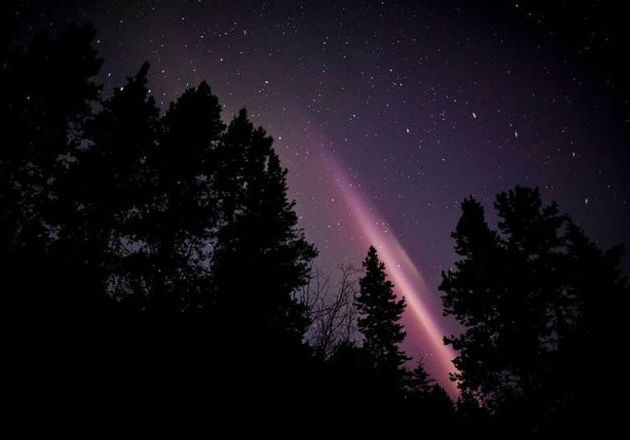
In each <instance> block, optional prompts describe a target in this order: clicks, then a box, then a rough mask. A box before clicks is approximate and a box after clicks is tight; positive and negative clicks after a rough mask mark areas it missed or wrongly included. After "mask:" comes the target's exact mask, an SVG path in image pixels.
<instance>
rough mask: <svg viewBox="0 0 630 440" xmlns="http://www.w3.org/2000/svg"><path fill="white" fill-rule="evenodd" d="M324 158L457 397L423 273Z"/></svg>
mask: <svg viewBox="0 0 630 440" xmlns="http://www.w3.org/2000/svg"><path fill="white" fill-rule="evenodd" d="M324 159H325V161H326V162H327V165H328V169H329V170H330V171H331V172H332V175H333V177H334V179H335V181H336V183H337V184H338V186H339V190H340V192H341V194H342V196H343V198H344V199H345V201H346V203H347V204H348V206H349V208H350V210H351V212H352V214H353V217H354V218H355V221H356V222H357V224H358V226H359V228H360V229H361V231H362V232H363V233H364V234H365V235H366V237H367V238H368V240H369V241H370V242H371V243H372V244H373V245H374V247H375V248H376V249H377V251H378V252H379V255H380V258H381V260H382V261H383V262H384V263H385V267H386V270H387V273H388V275H389V277H390V278H391V280H392V281H393V283H394V285H395V287H394V290H395V291H396V293H397V295H399V296H403V297H404V298H405V300H406V302H407V305H408V308H409V309H410V311H411V312H412V314H413V317H414V318H415V319H414V320H413V321H414V322H415V324H416V325H417V327H418V330H420V331H421V332H425V333H426V334H427V335H428V339H429V341H430V342H431V344H432V345H433V347H432V349H433V352H434V355H435V356H436V358H437V360H438V362H439V365H440V368H441V370H442V372H443V374H444V377H442V378H437V379H441V380H439V382H440V383H441V384H442V386H444V387H445V388H446V391H447V392H448V393H449V395H451V397H453V398H455V397H456V396H457V395H458V394H459V391H458V390H457V385H456V383H455V382H452V381H451V380H450V379H448V374H449V373H454V372H456V369H455V367H454V365H453V363H452V360H453V358H454V357H455V354H454V352H453V350H452V349H451V347H448V346H446V345H444V342H443V335H444V333H443V332H442V331H441V330H440V328H439V326H438V324H437V323H436V321H435V318H434V316H433V314H432V313H431V311H430V310H429V308H428V307H427V306H426V304H425V301H423V297H426V296H428V295H429V289H428V287H427V285H426V282H425V281H424V279H423V277H422V274H421V273H420V272H419V270H418V268H417V267H416V265H415V264H414V263H413V261H412V260H411V258H410V257H409V254H407V252H406V251H405V249H404V248H403V247H402V245H401V244H400V242H399V241H398V240H397V239H396V237H395V236H394V235H393V234H392V233H391V230H390V232H389V233H388V232H387V231H385V230H383V228H382V227H381V226H382V225H384V223H383V221H381V219H380V216H379V215H378V214H377V212H376V210H375V209H374V208H373V207H372V206H370V204H369V203H368V202H367V201H366V200H365V199H364V198H363V197H361V195H360V194H359V191H358V189H357V188H356V185H352V184H351V183H350V181H349V180H348V178H347V177H346V176H345V174H344V173H343V172H342V171H341V169H340V168H339V167H338V166H337V164H336V163H335V161H334V160H333V159H332V158H330V157H328V156H327V155H326V156H325V157H324Z"/></svg>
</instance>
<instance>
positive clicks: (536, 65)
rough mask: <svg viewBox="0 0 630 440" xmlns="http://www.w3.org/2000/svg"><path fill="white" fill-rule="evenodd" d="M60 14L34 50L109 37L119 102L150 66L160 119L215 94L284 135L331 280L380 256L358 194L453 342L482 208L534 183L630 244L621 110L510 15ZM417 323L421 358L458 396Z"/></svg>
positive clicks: (600, 234)
mask: <svg viewBox="0 0 630 440" xmlns="http://www.w3.org/2000/svg"><path fill="white" fill-rule="evenodd" d="M50 3H51V5H52V4H54V5H55V6H51V7H42V8H40V9H36V11H37V12H38V13H37V14H31V15H28V16H27V17H26V18H25V26H26V29H29V28H28V26H31V28H30V29H31V30H28V31H27V32H26V37H28V36H30V35H31V34H32V33H33V32H35V31H36V30H40V29H42V28H46V27H50V28H52V29H57V28H58V27H59V26H60V25H62V24H64V23H65V22H68V21H79V22H82V21H90V22H92V23H94V25H95V26H96V28H97V30H98V35H97V38H98V39H99V42H98V46H99V49H100V53H101V56H103V57H104V58H105V61H106V62H105V65H104V66H103V69H102V78H101V80H102V81H103V82H104V83H105V84H106V90H110V89H111V88H112V87H114V86H120V85H122V84H123V81H124V77H125V76H128V75H132V74H134V73H135V72H136V71H137V69H138V68H139V66H140V64H141V63H142V61H144V60H148V61H149V62H150V63H151V66H152V67H151V72H150V79H151V88H152V93H153V94H154V95H155V97H156V99H157V101H158V103H160V104H162V106H166V105H167V104H168V102H169V101H171V100H172V99H174V98H175V97H176V96H177V95H179V94H180V93H181V92H182V91H183V90H184V89H185V87H186V86H189V85H196V84H197V83H199V82H200V81H201V80H203V79H206V80H208V82H209V83H210V85H211V87H212V88H213V91H214V93H215V94H217V96H218V97H219V99H220V101H221V103H223V104H224V106H225V110H224V119H226V120H229V118H231V117H232V115H233V114H234V113H235V112H236V111H237V110H238V109H239V108H240V107H246V108H247V109H248V110H249V112H250V116H251V117H252V119H253V120H254V122H255V123H256V124H260V125H262V126H263V127H264V128H265V129H266V130H267V131H268V133H269V134H271V135H272V136H273V137H274V138H275V147H276V149H277V150H278V151H279V153H280V155H281V159H282V161H283V164H284V165H285V166H286V167H288V168H289V184H290V189H291V195H292V196H293V197H295V199H296V200H297V203H298V204H297V210H298V212H299V214H300V215H301V216H302V219H301V224H302V226H303V227H304V228H305V230H306V233H307V236H308V238H309V239H310V240H312V241H314V242H315V244H316V245H317V247H318V249H319V251H320V257H319V259H318V262H317V264H318V265H319V266H320V267H321V268H322V269H323V270H324V271H327V272H331V271H333V270H334V267H335V266H337V265H338V264H340V263H353V264H355V265H356V266H359V265H360V262H361V260H362V259H363V257H364V255H365V253H366V252H367V246H368V245H369V244H370V242H371V241H373V240H372V239H371V238H370V236H369V234H367V233H366V230H365V228H364V227H361V225H360V224H359V222H358V221H357V212H356V209H357V207H356V206H353V204H352V203H348V200H347V198H345V197H344V195H343V191H342V189H341V187H340V182H339V181H338V180H336V179H337V178H339V177H340V176H341V178H342V179H344V181H345V182H346V183H347V184H351V185H352V186H353V187H354V189H355V190H356V192H357V194H359V195H360V198H361V199H362V201H361V204H362V205H364V207H366V209H367V210H368V211H369V212H370V215H371V216H373V219H374V221H377V220H378V221H380V222H382V223H381V224H379V225H378V228H379V230H380V231H381V232H383V233H386V234H391V235H392V237H393V238H394V239H395V240H397V241H398V242H399V243H400V244H401V245H402V247H403V248H404V250H405V251H406V252H407V254H408V255H409V257H410V258H411V261H413V263H414V264H415V266H416V268H417V270H418V271H419V273H420V274H422V277H423V279H424V280H425V281H426V286H427V287H426V291H425V292H421V293H420V295H421V296H422V298H423V299H422V300H423V301H424V303H425V305H426V307H427V309H428V310H429V312H430V314H431V316H432V317H433V318H432V319H434V320H435V322H436V323H437V325H438V326H439V328H440V329H441V330H442V331H443V332H445V333H448V332H453V331H457V326H456V325H455V323H454V322H452V321H449V320H446V319H444V318H442V317H441V305H440V299H439V292H438V290H437V286H438V284H439V282H440V279H441V275H440V273H441V271H442V270H446V269H448V267H449V266H450V265H451V264H452V263H453V261H454V259H455V255H454V253H453V250H452V247H453V243H452V241H451V238H450V233H451V231H452V230H453V229H454V227H455V224H456V222H457V219H458V216H459V203H460V202H461V200H462V199H463V198H464V197H466V196H468V195H471V194H472V195H474V196H476V197H477V198H479V199H480V200H481V201H482V202H483V203H484V204H485V205H486V206H487V209H488V210H490V209H491V202H492V200H493V198H494V195H495V194H496V193H497V192H499V191H502V190H506V189H508V188H510V187H511V186H513V185H516V184H521V185H535V186H538V187H540V188H541V190H542V192H543V195H544V197H545V198H546V199H547V200H551V199H554V200H556V201H557V202H558V203H559V204H560V207H561V208H562V209H563V210H565V211H568V212H569V213H570V214H571V215H572V216H573V217H574V218H575V219H576V220H577V222H578V223H579V224H581V225H582V226H583V227H584V228H585V229H586V231H587V233H589V234H590V235H591V236H592V237H593V238H595V239H597V240H599V241H600V242H601V243H602V245H603V246H610V245H612V244H614V243H618V242H623V243H626V245H628V244H630V233H629V228H628V227H627V225H628V224H630V185H629V182H628V176H629V175H630V174H629V173H628V171H630V153H629V149H628V145H627V143H626V141H625V139H624V127H623V119H624V118H623V117H622V114H621V113H620V112H619V109H618V99H617V98H618V97H617V96H615V93H614V89H611V88H606V87H604V84H603V81H600V80H599V79H598V77H597V76H596V75H594V74H592V73H591V72H590V70H589V69H588V68H587V67H586V66H584V65H582V64H581V61H580V59H579V57H576V56H574V54H572V53H571V51H569V50H568V49H567V48H566V47H562V45H561V44H560V42H559V41H558V40H557V39H555V38H552V37H550V36H549V35H548V34H547V33H545V32H544V31H543V27H541V26H536V25H535V24H534V23H531V22H530V21H526V20H523V16H524V15H526V14H523V11H521V10H519V9H518V8H517V7H516V6H514V5H512V4H510V2H505V3H506V6H505V7H503V8H500V9H496V10H494V9H493V10H491V9H488V8H487V7H488V5H489V4H490V2H484V1H480V2H467V1H451V2H449V1H429V2H420V1H418V2H390V1H383V2H362V1H340V0H337V1H333V2H326V1H313V2H297V1H296V2H293V1H287V2H266V1H252V2H243V1H227V2H211V1H196V0H195V1H169V2H167V1H162V2H160V1H139V2H133V1H126V2H109V1H89V2H87V1H74V2H64V4H63V6H61V5H60V2H50ZM473 4H474V5H473ZM492 4H494V3H492ZM39 11H41V14H39ZM626 261H627V260H626ZM626 266H627V264H626ZM416 318H417V317H413V316H412V315H411V314H410V313H408V314H407V316H406V317H405V323H406V326H407V331H408V333H409V337H408V339H407V341H406V344H405V348H406V349H407V350H408V352H409V353H411V354H413V355H414V356H416V358H420V357H422V358H424V361H425V362H426V365H427V368H428V370H429V371H430V372H431V373H432V374H433V375H434V376H435V377H436V378H438V380H440V382H441V383H443V384H444V383H445V382H446V376H445V368H444V366H443V365H442V364H441V363H440V362H439V361H438V360H437V359H438V358H439V356H438V353H436V350H435V348H434V347H432V344H431V341H430V340H428V339H430V338H428V337H427V335H426V334H423V333H422V331H421V330H420V329H419V327H418V326H417V325H414V320H416Z"/></svg>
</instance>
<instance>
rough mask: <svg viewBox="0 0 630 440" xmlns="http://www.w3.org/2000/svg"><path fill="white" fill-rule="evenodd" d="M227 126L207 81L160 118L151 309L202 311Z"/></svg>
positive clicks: (154, 161)
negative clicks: (220, 156) (219, 153)
mask: <svg viewBox="0 0 630 440" xmlns="http://www.w3.org/2000/svg"><path fill="white" fill-rule="evenodd" d="M224 128H225V125H224V124H223V123H222V122H221V106H220V105H219V101H218V99H217V97H216V96H215V95H213V94H212V91H211V89H210V86H209V85H208V84H207V83H206V82H205V81H204V82H202V83H201V84H199V86H198V87H193V88H189V89H187V90H186V91H185V92H184V93H183V94H182V95H181V96H180V97H179V98H178V99H177V100H176V101H175V102H173V103H171V105H170V106H169V109H168V111H167V112H166V114H165V115H164V116H163V117H162V119H161V120H160V135H159V142H158V147H157V148H156V151H155V152H154V153H153V155H152V156H151V157H150V160H149V161H148V163H147V164H146V166H148V167H150V168H151V169H152V170H153V171H152V172H153V173H154V182H153V183H154V186H155V187H154V191H155V193H154V194H153V196H152V197H153V199H152V204H151V209H150V212H149V214H148V224H147V229H148V230H149V231H150V234H149V237H148V238H147V239H148V242H149V244H150V246H151V248H152V257H151V259H152V266H153V268H152V270H151V274H152V275H153V277H152V280H151V286H150V299H149V302H150V305H149V306H150V307H151V308H153V309H162V310H163V311H166V310H170V311H182V310H186V309H188V308H200V307H202V306H203V304H205V303H206V302H207V298H206V296H207V295H208V293H209V271H208V266H209V255H208V249H209V248H210V247H211V239H212V234H213V232H214V228H215V226H216V223H217V219H218V213H217V209H216V204H217V197H216V191H215V189H214V181H215V174H216V159H215V157H214V155H215V149H216V147H217V142H218V140H219V139H220V137H221V135H222V132H223V130H224Z"/></svg>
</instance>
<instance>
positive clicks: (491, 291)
mask: <svg viewBox="0 0 630 440" xmlns="http://www.w3.org/2000/svg"><path fill="white" fill-rule="evenodd" d="M93 37H94V31H93V29H92V28H90V27H89V26H83V27H78V26H70V27H67V28H66V29H64V30H63V31H61V32H60V33H59V35H58V36H56V37H55V38H49V37H48V36H39V37H37V38H36V39H35V40H34V41H33V42H32V43H30V44H29V45H28V46H27V47H26V48H15V47H11V46H10V45H9V44H8V43H6V42H5V43H4V45H3V47H2V48H0V50H1V54H0V56H1V58H2V69H1V71H0V93H1V96H2V102H1V103H0V118H1V120H2V121H3V122H4V124H3V126H4V129H3V137H2V141H1V142H2V146H1V148H0V205H1V206H2V210H1V211H0V267H1V268H2V287H1V289H2V292H3V299H4V303H5V310H7V311H9V313H10V314H11V315H12V316H11V318H12V320H11V321H10V322H11V323H12V325H11V326H10V329H9V337H10V339H11V341H12V342H11V345H12V348H13V349H14V350H15V351H16V352H17V353H19V355H16V356H15V358H16V359H19V360H22V361H23V362H22V363H21V364H20V365H21V366H20V367H19V368H18V369H19V370H20V371H19V373H20V375H21V376H23V377H24V382H20V385H21V386H24V387H27V388H29V389H30V388H34V389H37V390H38V391H41V392H44V391H45V392H44V394H47V395H48V396H55V395H58V393H61V392H65V393H68V392H70V391H69V390H72V392H78V393H80V395H81V396H82V397H81V399H90V398H92V399H96V400H101V399H105V398H106V397H107V398H111V399H113V400H114V401H115V402H116V403H115V404H116V405H119V407H126V406H131V407H133V405H134V404H136V405H142V404H146V403H147V402H151V401H152V400H156V401H160V402H163V401H165V400H168V401H169V402H171V403H173V402H182V401H186V402H190V401H191V399H193V398H194V399H200V400H201V401H205V402H206V403H205V404H206V405H224V406H225V405H226V402H227V400H226V399H236V400H237V401H239V402H240V405H242V406H248V405H252V402H255V405H256V408H257V410H258V411H261V410H262V409H266V410H269V409H271V408H291V409H292V410H294V411H295V410H300V411H304V412H306V413H308V414H319V413H326V414H329V415H330V414H348V413H349V412H352V413H353V414H354V413H356V414H361V417H362V420H364V421H366V422H367V421H371V423H373V424H374V426H389V428H390V431H391V430H393V429H394V428H396V427H398V428H400V427H402V425H403V424H402V423H401V420H402V419H405V420H409V423H410V424H414V423H421V422H422V423H423V425H424V427H423V432H433V431H437V432H441V433H442V435H443V436H447V437H453V436H461V435H473V434H475V435H476V434H479V435H481V434H483V435H485V436H488V437H492V436H495V435H496V436H501V435H504V434H505V432H510V433H511V435H512V436H513V437H514V436H523V437H531V436H538V437H542V436H545V435H551V434H557V433H558V432H567V429H568V428H567V424H571V423H573V422H569V420H573V419H574V418H578V417H579V420H582V421H583V422H584V423H582V424H579V423H578V424H575V426H579V427H580V429H581V428H582V426H591V425H589V424H588V420H592V417H593V416H594V415H595V413H596V412H597V411H595V410H594V409H593V408H592V406H591V403H592V402H593V401H594V399H599V400H598V401H604V400H603V399H608V397H609V396H608V394H607V393H606V391H608V390H610V388H605V387H601V386H599V385H600V382H599V378H600V377H603V376H604V375H605V374H606V372H607V369H606V368H605V367H608V365H607V364H606V362H605V361H606V360H607V359H609V358H610V354H611V353H612V352H614V351H615V350H617V349H618V348H619V347H620V345H617V344H621V343H622V341H621V338H620V335H621V334H622V332H621V331H620V327H619V326H620V323H621V322H622V317H623V314H624V313H625V312H627V287H626V284H625V280H624V279H622V278H621V275H620V272H619V269H618V265H619V257H620V252H619V249H616V248H615V249H613V250H611V251H607V252H604V251H601V250H600V249H599V248H598V247H597V246H596V245H595V244H594V243H593V242H591V241H589V240H588V239H587V238H586V236H585V235H584V234H583V232H582V231H581V230H580V229H579V228H578V227H577V226H575V225H574V224H573V222H572V221H571V220H570V218H569V217H568V216H566V215H564V214H560V213H559V210H558V207H557V206H556V205H555V204H551V205H548V206H543V204H542V202H541V198H540V194H539V193H538V191H537V190H533V189H528V188H519V187H517V188H516V189H514V190H512V191H510V192H508V193H502V194H500V195H499V196H498V197H497V201H496V204H495V207H496V209H497V211H498V214H499V217H500V219H501V220H500V223H499V229H498V230H493V229H491V228H490V227H489V226H488V225H487V224H486V223H485V220H484V215H483V209H482V208H481V206H480V205H479V203H478V202H476V201H475V200H474V199H467V200H465V201H464V203H463V205H462V207H463V214H462V218H461V220H460V221H459V223H458V225H457V229H456V231H455V233H454V234H453V237H454V238H455V241H456V250H457V252H458V253H459V254H460V255H461V256H462V260H461V261H459V262H457V263H456V265H455V268H454V269H453V270H451V271H449V272H447V273H445V274H444V276H443V277H444V280H443V283H442V286H441V289H442V290H443V292H444V296H443V299H444V306H445V314H451V315H453V316H455V318H456V319H457V320H458V321H459V322H460V323H461V324H462V325H463V327H464V332H463V333H462V334H461V335H458V336H451V337H449V338H447V339H446V340H445V342H446V343H448V344H451V345H452V346H453V347H454V348H455V349H456V350H457V351H458V353H459V354H458V357H457V358H456V360H455V364H456V366H457V368H458V369H459V373H458V375H457V376H456V377H454V378H453V379H454V380H457V381H458V384H459V386H460V389H461V391H462V394H461V397H460V398H459V400H458V401H457V402H455V403H454V402H452V401H451V400H450V399H449V398H448V396H447V395H446V393H445V392H444V390H443V389H442V388H441V387H440V386H439V385H437V384H436V383H435V381H433V380H432V379H431V378H430V377H428V375H427V373H426V371H425V370H424V367H423V365H422V363H421V362H419V363H416V364H412V363H410V361H411V360H410V359H409V358H408V357H407V355H406V354H405V353H404V352H403V351H402V350H401V349H400V343H401V342H402V341H403V339H404V338H405V332H404V330H403V327H402V325H401V324H400V322H399V321H400V316H401V314H402V313H403V311H404V308H405V301H404V299H397V298H396V296H395V295H394V293H393V290H392V289H393V285H392V283H391V282H390V281H389V280H388V278H387V274H386V268H385V266H384V264H383V263H382V262H381V261H380V260H379V258H378V254H377V251H376V249H375V248H373V247H371V248H370V249H369V250H368V252H367V256H366V258H365V260H364V262H363V267H362V269H361V270H354V269H352V268H349V267H342V268H341V275H340V277H339V278H340V282H339V284H338V285H337V286H332V287H331V286H327V285H326V281H325V279H324V277H321V276H319V275H318V274H316V273H313V270H312V267H313V260H314V258H315V257H316V255H317V251H316V249H315V247H314V246H313V244H312V243H309V242H308V241H307V239H306V237H305V235H304V232H303V231H302V229H300V227H299V226H298V222H297V216H296V213H295V210H294V202H293V201H292V200H290V199H289V198H288V196H287V182H286V174H287V170H286V169H285V168H283V167H282V166H281V164H280V160H279V158H278V155H277V154H276V152H275V151H274V149H273V146H272V145H273V140H272V138H271V137H270V136H268V135H267V134H266V133H265V131H264V130H263V129H262V128H260V127H254V125H253V124H252V123H251V122H250V121H249V119H248V117H247V113H246V111H245V110H241V111H240V112H239V113H238V115H236V116H235V117H234V118H233V119H232V120H231V121H230V123H229V124H227V125H226V124H224V123H223V122H222V119H221V106H220V104H219V102H218V99H217V97H216V96H215V95H213V94H212V91H211V89H210V87H209V86H208V84H207V83H205V82H202V83H201V84H199V85H198V86H196V87H191V88H189V89H187V90H186V91H184V93H183V94H182V95H181V96H180V97H179V98H177V99H176V100H175V101H174V102H172V103H171V104H170V105H169V107H168V109H166V111H165V112H163V113H162V112H160V110H159V109H158V107H157V106H156V103H155V101H154V99H153V97H152V96H151V94H150V92H149V90H148V87H147V74H148V70H149V66H148V64H146V63H145V64H143V65H142V67H141V68H140V70H139V71H138V73H137V74H136V75H135V76H133V77H130V78H128V79H127V82H126V83H125V84H124V85H122V86H121V87H119V88H116V89H114V90H113V93H112V94H111V95H110V96H108V97H105V96H104V95H103V93H102V86H101V85H99V84H98V83H97V82H96V80H95V78H96V76H97V75H98V72H99V69H100V67H101V64H102V61H101V60H100V59H99V58H98V54H97V53H96V51H95V50H94V49H93V46H92V40H93ZM600 375H601V376H600ZM77 383H82V384H84V386H82V387H74V386H72V385H76V384H77ZM62 390H63V391H62ZM121 396H133V398H132V399H127V398H125V397H121ZM139 402H142V403H139ZM306 408H308V409H306ZM597 408H598V411H599V409H603V408H606V409H605V410H602V411H603V412H602V414H597V415H599V416H601V417H604V418H605V417H606V416H607V415H608V414H607V413H605V411H608V407H607V406H606V405H603V404H602V405H598V407H597ZM250 409H251V408H250ZM276 416H277V417H279V416H281V413H276ZM346 422H347V421H346ZM506 430H507V431H506Z"/></svg>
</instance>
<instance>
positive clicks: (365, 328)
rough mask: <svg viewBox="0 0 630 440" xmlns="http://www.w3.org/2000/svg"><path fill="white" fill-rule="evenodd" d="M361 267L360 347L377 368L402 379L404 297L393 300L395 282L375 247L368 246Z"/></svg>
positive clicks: (359, 305)
mask: <svg viewBox="0 0 630 440" xmlns="http://www.w3.org/2000/svg"><path fill="white" fill-rule="evenodd" d="M363 267H364V268H365V275H364V276H363V277H362V278H361V279H360V281H359V284H360V293H359V296H358V298H357V300H356V302H357V309H358V311H359V314H360V317H359V320H358V327H359V330H360V332H361V333H362V334H363V336H364V338H365V340H364V344H363V347H364V349H365V351H366V352H367V355H368V356H369V358H370V359H371V361H372V363H373V365H374V367H375V368H376V369H377V370H379V371H382V372H385V373H386V374H388V375H394V376H399V378H400V379H402V375H403V372H402V365H403V363H404V362H405V361H406V360H408V357H407V356H406V355H405V353H404V352H403V351H402V350H401V349H400V348H399V344H400V343H401V342H402V341H403V340H404V338H405V331H404V330H403V326H402V324H400V322H399V321H400V317H401V315H402V313H403V311H404V310H405V299H404V298H401V299H399V300H396V295H395V294H394V291H393V287H394V285H393V284H392V282H391V281H389V279H388V278H387V274H386V273H385V264H384V263H382V262H381V261H380V260H379V258H378V254H377V252H376V249H375V248H374V246H370V249H369V250H368V254H367V257H366V258H365V260H364V261H363Z"/></svg>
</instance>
